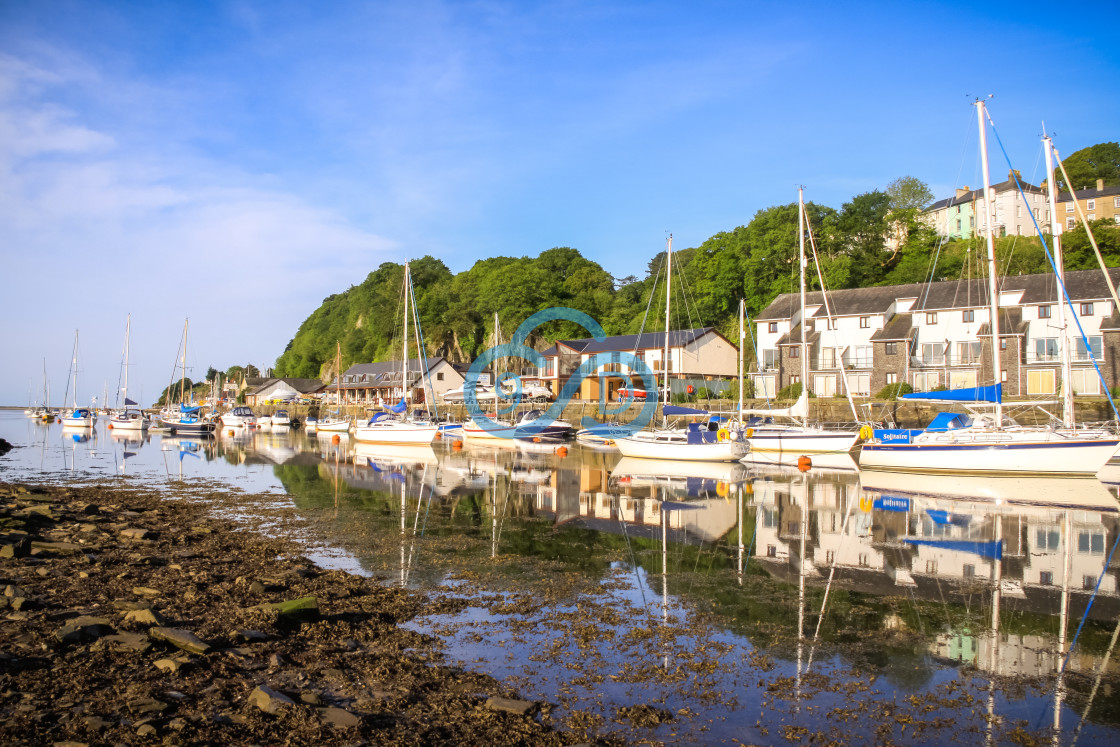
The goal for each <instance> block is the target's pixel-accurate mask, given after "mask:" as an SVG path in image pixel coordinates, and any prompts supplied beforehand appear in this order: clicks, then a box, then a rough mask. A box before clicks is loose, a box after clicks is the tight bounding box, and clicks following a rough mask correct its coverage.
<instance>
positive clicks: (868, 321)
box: [859, 316, 871, 329]
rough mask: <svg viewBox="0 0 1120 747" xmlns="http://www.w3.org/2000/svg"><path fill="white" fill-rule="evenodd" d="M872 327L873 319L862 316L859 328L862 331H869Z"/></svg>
mask: <svg viewBox="0 0 1120 747" xmlns="http://www.w3.org/2000/svg"><path fill="white" fill-rule="evenodd" d="M870 326H871V317H869V316H861V317H860V318H859V328H860V329H867V328H868V327H870Z"/></svg>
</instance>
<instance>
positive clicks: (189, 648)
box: [148, 628, 210, 654]
mask: <svg viewBox="0 0 1120 747" xmlns="http://www.w3.org/2000/svg"><path fill="white" fill-rule="evenodd" d="M148 635H150V636H151V637H152V638H154V639H156V640H157V641H164V642H166V643H170V644H171V645H172V646H175V647H177V648H181V649H183V650H184V651H186V652H188V653H191V654H205V653H208V652H209V651H210V644H209V643H206V642H205V641H202V640H199V639H198V638H197V637H195V635H194V633H192V632H190V631H189V630H181V629H179V628H150V629H149V630H148Z"/></svg>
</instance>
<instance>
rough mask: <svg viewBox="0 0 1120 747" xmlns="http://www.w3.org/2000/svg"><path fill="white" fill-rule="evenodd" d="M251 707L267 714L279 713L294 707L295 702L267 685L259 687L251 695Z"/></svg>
mask: <svg viewBox="0 0 1120 747" xmlns="http://www.w3.org/2000/svg"><path fill="white" fill-rule="evenodd" d="M249 705H253V706H256V707H257V708H260V709H261V710H262V711H264V712H265V713H279V712H280V711H282V710H283V709H284V708H287V707H289V706H294V705H295V701H293V700H292V699H291V698H289V697H288V696H287V695H284V694H283V693H279V692H276V691H275V690H273V689H272V688H271V687H269V686H267V685H259V686H258V687H257V688H256V689H254V690H253V692H251V693H249Z"/></svg>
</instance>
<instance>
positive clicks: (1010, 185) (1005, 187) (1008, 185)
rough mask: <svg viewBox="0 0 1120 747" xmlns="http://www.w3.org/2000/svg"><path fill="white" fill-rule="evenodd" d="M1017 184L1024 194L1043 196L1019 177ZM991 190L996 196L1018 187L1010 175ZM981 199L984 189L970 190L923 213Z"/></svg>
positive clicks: (930, 207) (1039, 190)
mask: <svg viewBox="0 0 1120 747" xmlns="http://www.w3.org/2000/svg"><path fill="white" fill-rule="evenodd" d="M1019 183H1020V184H1022V185H1023V191H1024V192H1027V193H1030V194H1044V193H1045V190H1044V189H1042V187H1036V186H1035V185H1033V184H1030V183H1029V182H1025V181H1023V177H1021V176H1020V177H1019ZM992 189H993V190H994V191H995V193H996V194H997V195H998V194H1001V193H1003V192H1008V191H1011V192H1018V191H1019V187H1018V186H1017V185H1016V184H1015V180H1014V179H1012V178H1011V174H1008V175H1007V179H1005V180H1004V181H1002V182H999V183H998V184H993V185H992ZM983 197H984V188H983V187H980V188H979V189H970V190H968V191H967V192H965V193H964V194H962V195H959V196H958V195H953V196H952V197H947V198H945V199H944V200H938V201H937V202H935V203H933V204H932V205H930V206H929V207H927V208H926V209H925V210H924V211H923V212H927V213H928V212H930V211H932V210H940V209H942V208H947V207H952V206H953V205H963V204H964V203H966V202H972V201H973V200H976V199H980V198H983ZM1058 201H1059V202H1061V199H1060V198H1059V200H1058Z"/></svg>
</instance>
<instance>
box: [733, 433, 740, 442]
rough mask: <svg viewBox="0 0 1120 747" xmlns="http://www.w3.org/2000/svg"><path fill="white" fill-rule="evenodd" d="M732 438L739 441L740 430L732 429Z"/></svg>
mask: <svg viewBox="0 0 1120 747" xmlns="http://www.w3.org/2000/svg"><path fill="white" fill-rule="evenodd" d="M731 440H732V441H738V440H739V431H731Z"/></svg>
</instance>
